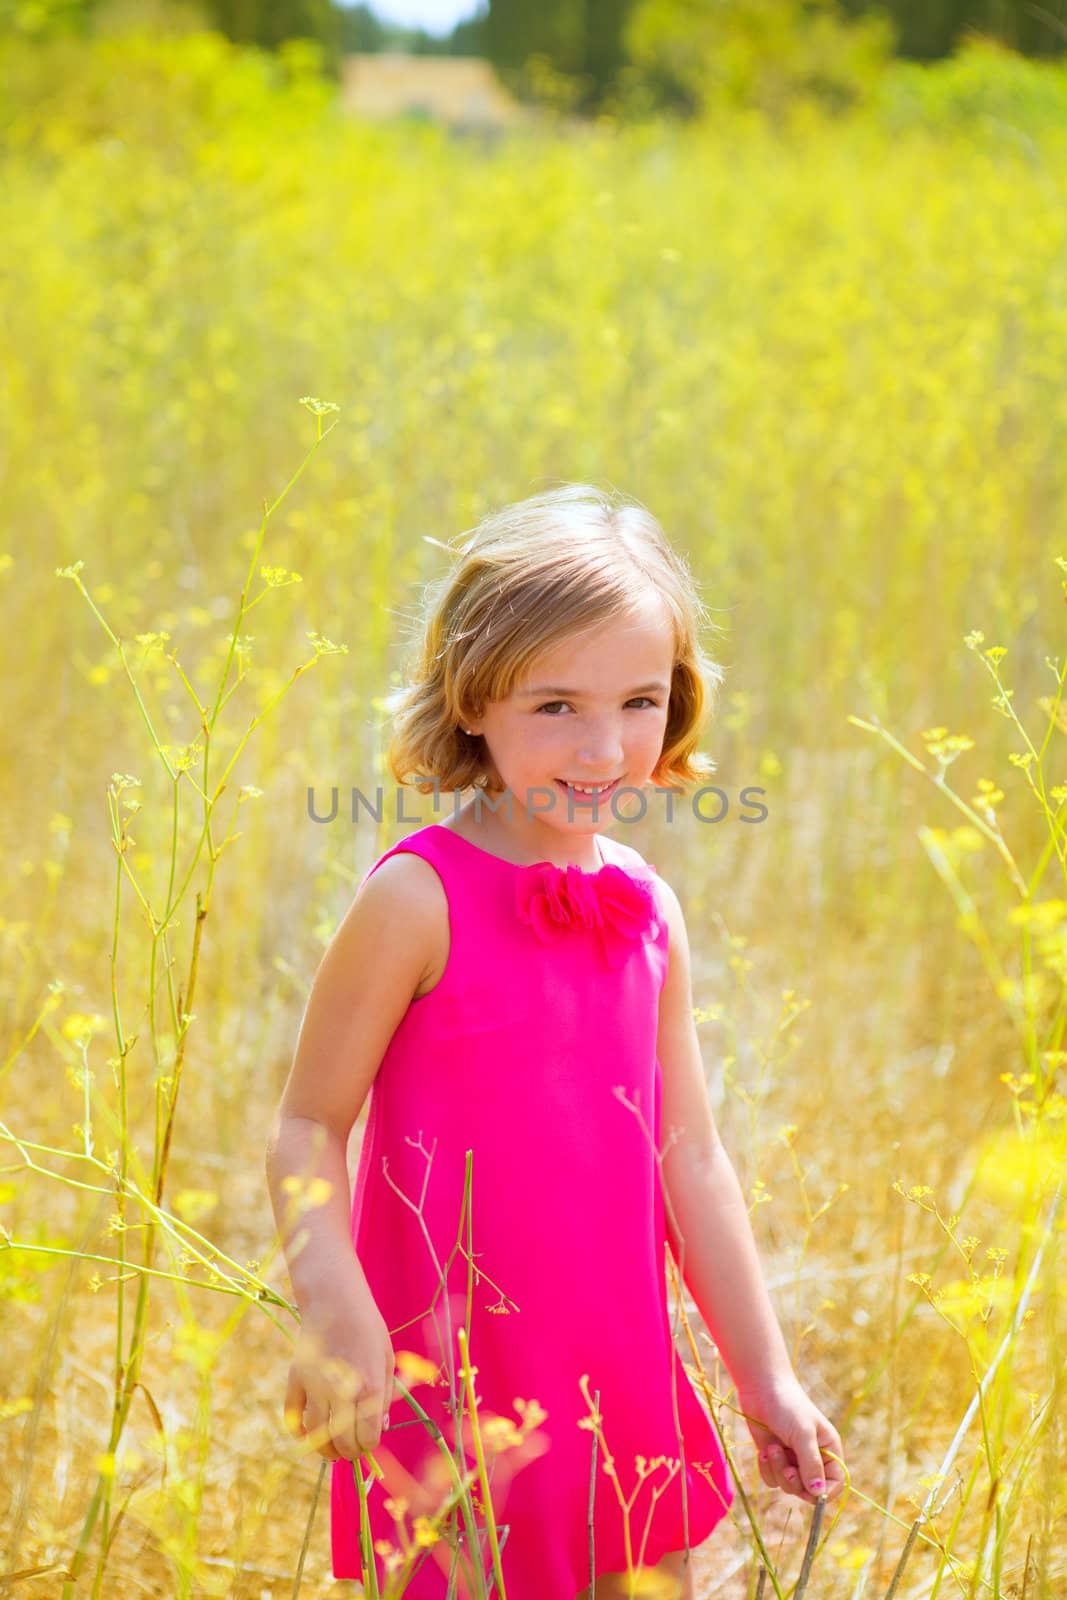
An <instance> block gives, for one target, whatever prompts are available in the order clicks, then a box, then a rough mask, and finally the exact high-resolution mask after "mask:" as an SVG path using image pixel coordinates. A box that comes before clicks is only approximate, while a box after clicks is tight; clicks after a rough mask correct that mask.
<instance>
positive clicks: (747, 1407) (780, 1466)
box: [737, 1373, 845, 1505]
mask: <svg viewBox="0 0 1067 1600" xmlns="http://www.w3.org/2000/svg"><path fill="white" fill-rule="evenodd" d="M737 1397H738V1401H739V1403H740V1406H741V1409H742V1411H743V1412H744V1413H745V1421H746V1423H747V1425H748V1431H749V1433H750V1434H751V1435H752V1442H753V1443H754V1444H755V1446H756V1449H757V1451H758V1452H759V1470H760V1477H761V1478H762V1479H763V1481H764V1483H765V1484H766V1485H767V1487H768V1488H770V1489H784V1490H785V1491H786V1493H787V1494H795V1495H798V1496H799V1497H800V1499H801V1500H806V1501H807V1502H808V1504H809V1505H814V1504H815V1502H816V1501H817V1500H818V1499H819V1498H820V1497H821V1496H822V1495H825V1496H826V1498H827V1500H834V1499H836V1498H837V1496H838V1495H839V1494H840V1493H841V1491H842V1489H843V1488H844V1486H845V1472H844V1464H843V1463H844V1455H845V1451H844V1446H843V1445H842V1443H841V1439H840V1437H839V1435H838V1432H837V1429H836V1428H835V1427H834V1425H833V1423H832V1422H830V1421H829V1420H828V1419H827V1418H826V1417H824V1416H823V1414H822V1412H821V1411H820V1410H819V1408H818V1406H816V1405H815V1404H814V1403H813V1402H812V1401H811V1400H809V1398H808V1396H807V1395H806V1394H805V1392H804V1390H803V1388H802V1387H801V1385H800V1382H799V1380H798V1379H797V1378H796V1376H795V1375H794V1374H793V1373H787V1374H785V1375H784V1376H780V1377H771V1378H766V1379H761V1380H758V1381H756V1382H753V1383H746V1384H744V1385H742V1384H738V1385H737ZM835 1457H837V1458H838V1459H837V1460H835V1459H834V1458H835Z"/></svg>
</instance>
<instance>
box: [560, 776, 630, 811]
mask: <svg viewBox="0 0 1067 1600" xmlns="http://www.w3.org/2000/svg"><path fill="white" fill-rule="evenodd" d="M621 782H622V779H621V778H613V779H612V781H611V782H610V783H607V784H605V785H604V787H603V788H601V789H596V790H593V791H592V792H588V793H587V792H586V791H584V790H582V789H576V788H575V787H574V786H573V784H569V783H568V782H567V781H566V779H565V778H557V779H556V783H557V784H558V785H559V787H560V788H561V789H562V790H563V792H564V794H565V795H566V796H567V797H568V799H574V800H576V801H577V803H578V804H579V805H587V806H591V805H592V804H593V801H594V800H597V801H600V800H607V799H608V798H609V796H610V795H612V794H613V793H614V792H615V790H616V789H617V788H618V786H619V784H620V783H621Z"/></svg>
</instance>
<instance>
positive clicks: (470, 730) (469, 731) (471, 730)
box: [463, 728, 474, 733]
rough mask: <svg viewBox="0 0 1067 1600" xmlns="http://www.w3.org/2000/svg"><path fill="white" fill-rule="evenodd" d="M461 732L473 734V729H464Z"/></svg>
mask: <svg viewBox="0 0 1067 1600" xmlns="http://www.w3.org/2000/svg"><path fill="white" fill-rule="evenodd" d="M463 732H464V733H473V732H474V729H473V728H464V730H463Z"/></svg>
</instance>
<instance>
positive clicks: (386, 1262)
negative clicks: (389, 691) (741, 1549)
mask: <svg viewBox="0 0 1067 1600" xmlns="http://www.w3.org/2000/svg"><path fill="white" fill-rule="evenodd" d="M597 843H598V845H599V848H600V854H601V858H602V860H603V862H604V865H603V866H602V867H601V868H600V869H599V870H598V871H595V872H594V871H584V870H582V869H580V868H578V867H575V866H569V867H567V868H566V869H563V868H559V867H556V866H554V865H553V864H551V863H549V862H543V863H539V864H537V865H533V866H519V865H516V864H515V863H514V862H509V861H505V860H503V859H502V858H501V857H498V856H495V855H493V854H491V853H490V852H488V851H486V850H483V849H482V848H481V847H480V846H478V845H475V844H472V843H471V842H470V841H469V840H467V839H464V838H463V837H462V836H461V835H459V834H457V833H455V832H454V831H453V830H452V829H451V828H448V827H445V826H444V825H443V824H441V823H430V824H428V825H426V826H424V827H421V828H419V829H417V830H416V831H415V832H413V833H411V834H410V835H408V837H407V838H405V839H403V840H401V841H400V842H399V843H398V844H396V845H394V846H393V847H392V849H390V850H387V851H386V852H385V853H384V855H382V856H381V857H380V858H379V860H378V861H376V862H375V863H374V866H372V867H371V869H370V871H369V872H368V873H367V874H366V877H370V875H371V873H372V872H374V871H375V870H376V869H377V868H378V866H380V865H381V862H382V861H386V860H388V858H389V857H390V856H391V855H394V854H395V853H396V852H397V851H398V850H411V851H414V852H416V853H417V854H418V855H420V856H422V857H423V858H424V859H425V860H426V861H428V862H429V863H430V865H431V866H432V867H433V869H434V871H435V872H436V873H437V874H438V876H439V878H440V880H441V883H442V885H443V887H444V892H445V894H446V896H447V899H448V907H449V925H450V949H449V956H448V963H447V966H446V969H445V972H444V975H443V976H442V977H441V979H440V980H439V982H438V983H437V984H436V985H435V987H434V988H433V989H431V990H429V991H428V992H427V993H426V994H424V995H422V996H420V997H419V998H417V999H415V1000H413V1001H412V1002H411V1004H410V1006H409V1008H408V1010H407V1012H406V1013H405V1015H404V1017H403V1018H402V1019H401V1022H400V1024H399V1026H398V1027H397V1029H396V1031H395V1032H394V1034H393V1037H392V1039H391V1040H390V1043H389V1046H388V1048H387V1050H386V1053H385V1055H384V1057H383V1059H382V1063H381V1066H380V1068H379V1071H378V1074H377V1077H376V1078H375V1081H374V1084H373V1087H372V1090H371V1095H370V1101H369V1113H368V1119H367V1125H366V1131H365V1134H364V1138H363V1146H362V1150H361V1154H360V1159H359V1167H358V1172H357V1177H356V1182H355V1188H354V1195H353V1205H352V1233H353V1242H354V1245H355V1249H356V1254H357V1256H358V1257H359V1260H360V1262H361V1264H362V1267H363V1270H364V1272H365V1274H366V1277H367V1280H368V1282H369V1284H370V1287H371V1290H372V1292H373V1294H374V1297H375V1300H376V1301H377V1304H378V1307H379V1309H380V1311H381V1313H382V1316H383V1317H384V1319H385V1323H386V1326H387V1327H388V1329H389V1334H390V1338H391V1339H392V1342H393V1350H394V1354H395V1355H396V1357H397V1363H396V1368H397V1373H398V1375H399V1376H400V1377H401V1379H402V1380H403V1381H404V1382H405V1385H406V1387H407V1388H408V1389H410V1391H411V1394H412V1396H413V1398H414V1399H416V1400H417V1401H418V1403H419V1404H420V1406H422V1408H423V1409H424V1410H425V1411H426V1412H427V1414H428V1415H429V1416H430V1417H431V1418H432V1420H433V1422H434V1423H435V1424H436V1425H437V1427H438V1428H439V1429H440V1430H441V1434H442V1435H443V1437H444V1440H445V1441H446V1442H447V1445H448V1448H449V1451H450V1452H451V1454H452V1455H453V1457H454V1458H455V1457H458V1456H459V1452H460V1449H461V1448H462V1450H463V1452H464V1458H465V1460H466V1461H467V1463H468V1464H469V1466H471V1467H474V1466H475V1465H476V1462H477V1455H476V1452H475V1446H474V1438H473V1433H472V1431H471V1419H470V1407H469V1404H468V1402H467V1399H466V1394H465V1389H464V1384H463V1381H462V1376H461V1371H462V1360H461V1349H460V1344H459V1342H458V1340H457V1337H456V1334H457V1330H458V1329H460V1328H463V1327H467V1328H468V1330H469V1334H468V1341H469V1351H470V1360H471V1364H472V1366H473V1367H474V1368H475V1369H476V1375H475V1378H474V1385H475V1396H476V1400H477V1409H478V1415H479V1425H480V1431H481V1433H482V1436H483V1447H484V1449H485V1452H486V1459H487V1466H488V1468H489V1471H490V1480H489V1481H490V1492H491V1497H492V1502H493V1511H494V1517H495V1520H496V1524H497V1531H498V1540H499V1542H500V1545H501V1567H502V1573H503V1578H504V1584H505V1589H506V1594H507V1597H508V1600H575V1596H576V1595H577V1594H578V1593H579V1592H580V1591H581V1590H583V1589H585V1588H587V1587H588V1586H589V1583H590V1577H591V1570H592V1571H595V1572H596V1574H597V1575H600V1574H603V1573H608V1572H625V1571H626V1570H627V1566H628V1565H629V1566H631V1567H632V1568H635V1569H636V1568H637V1567H639V1566H641V1565H644V1566H655V1565H656V1564H657V1563H658V1562H659V1561H660V1560H661V1559H662V1558H663V1556H664V1555H666V1554H667V1553H668V1552H670V1551H673V1550H681V1549H684V1548H685V1547H686V1544H687V1543H688V1545H689V1546H690V1547H695V1546H697V1545H699V1544H701V1543H702V1542H703V1541H704V1540H705V1539H706V1538H707V1536H708V1534H709V1533H710V1532H711V1530H712V1529H713V1528H714V1527H715V1525H716V1524H717V1523H718V1522H719V1521H720V1520H721V1519H722V1518H723V1517H724V1516H725V1515H726V1513H727V1511H728V1509H729V1507H730V1505H731V1504H732V1502H733V1498H734V1492H733V1487H732V1485H731V1483H730V1478H729V1472H728V1469H727V1466H726V1463H725V1461H724V1458H723V1454H722V1449H721V1447H720V1445H719V1441H718V1438H717V1436H716V1434H715V1431H714V1428H713V1427H712V1424H711V1422H710V1421H709V1418H708V1415H707V1412H706V1410H705V1409H704V1406H703V1404H702V1402H701V1400H700V1399H699V1398H698V1395H697V1392H696V1390H695V1389H694V1386H693V1384H692V1382H691V1380H690V1379H689V1377H688V1375H687V1373H686V1372H685V1370H684V1368H683V1366H682V1364H681V1361H680V1359H679V1356H678V1353H677V1351H676V1350H675V1348H674V1344H673V1341H672V1338H671V1331H670V1321H669V1315H668V1309H667V1288H666V1278H665V1258H664V1249H665V1246H666V1244H667V1233H666V1228H665V1221H664V1215H665V1213H664V1203H663V1194H662V1184H661V1180H660V1170H659V1165H658V1163H657V1161H656V1155H655V1151H656V1149H658V1144H659V1136H660V1126H659V1124H660V1101H661V1075H660V1065H659V1061H658V1060H657V1057H656V1032H657V1016H658V1002H659V992H660V989H661V988H662V985H663V981H664V978H665V976H666V970H667V959H668V927H667V922H666V918H665V914H664V912H663V909H662V905H661V902H660V899H659V894H658V890H657V887H656V885H657V878H656V873H655V869H654V868H653V867H651V866H649V865H648V864H647V863H646V862H645V861H644V859H643V858H642V857H641V855H640V854H639V853H638V852H637V851H636V850H635V849H633V848H632V847H631V846H630V845H626V844H622V843H619V842H618V841H616V840H612V839H608V838H605V837H603V836H601V835H598V836H597ZM364 881H366V879H364ZM468 1151H469V1152H471V1162H472V1166H471V1189H470V1205H469V1208H468V1209H467V1210H466V1211H465V1210H464V1205H463V1197H464V1178H465V1172H466V1154H467V1152H468ZM468 1302H469V1304H468ZM405 1351H409V1352H413V1353H414V1354H415V1355H416V1356H419V1357H421V1358H422V1362H423V1364H422V1365H421V1366H417V1367H415V1368H412V1367H411V1366H410V1365H409V1366H408V1367H407V1369H406V1370H405V1366H404V1362H405V1361H406V1360H407V1359H408V1358H407V1357H403V1356H402V1355H401V1352H405ZM412 1373H414V1374H415V1375H414V1376H412ZM583 1380H584V1387H583ZM597 1390H599V1392H600V1402H599V1418H600V1435H601V1437H600V1439H599V1440H597V1439H596V1436H595V1433H594V1431H593V1429H592V1426H591V1420H590V1419H591V1417H592V1402H593V1399H594V1396H595V1395H596V1392H597ZM542 1414H543V1415H542ZM413 1419H414V1420H413ZM460 1441H462V1444H461V1443H460ZM509 1441H510V1443H509ZM594 1447H595V1463H594ZM374 1457H375V1460H376V1461H377V1462H378V1463H379V1465H380V1466H381V1467H382V1469H383V1471H384V1472H385V1474H386V1485H385V1486H383V1485H382V1484H381V1483H380V1482H378V1481H377V1480H376V1479H373V1478H371V1479H369V1486H368V1515H369V1521H370V1527H371V1532H372V1539H373V1548H374V1551H375V1561H376V1563H377V1570H378V1583H379V1587H380V1588H381V1589H382V1590H383V1591H384V1588H385V1584H386V1581H387V1578H390V1581H392V1582H393V1583H394V1584H395V1583H396V1574H397V1573H398V1572H399V1571H401V1570H403V1571H404V1572H405V1573H406V1574H410V1576H408V1577H407V1579H406V1587H405V1588H404V1590H403V1592H404V1594H405V1595H409V1596H411V1597H412V1600H445V1597H446V1595H447V1594H448V1593H449V1573H450V1570H451V1568H452V1567H453V1566H455V1569H456V1570H455V1573H454V1576H453V1588H452V1590H451V1592H452V1594H454V1595H456V1596H457V1597H464V1596H469V1595H470V1594H471V1593H472V1592H473V1591H472V1589H471V1588H470V1586H469V1585H468V1583H467V1582H465V1581H464V1580H463V1577H462V1568H461V1567H460V1566H459V1564H458V1558H456V1557H455V1556H454V1554H453V1548H452V1547H453V1546H457V1545H458V1548H459V1550H460V1551H461V1552H463V1553H464V1559H465V1560H467V1561H468V1562H470V1561H477V1560H479V1559H480V1560H481V1563H482V1570H483V1571H484V1572H485V1574H486V1577H487V1584H486V1592H487V1593H489V1594H492V1595H494V1596H496V1595H499V1593H500V1591H499V1589H498V1588H496V1587H493V1586H492V1585H493V1565H492V1552H491V1547H490V1542H489V1536H488V1533H487V1531H485V1530H486V1519H485V1516H484V1506H483V1505H482V1501H481V1491H480V1489H479V1486H478V1483H477V1480H476V1481H475V1485H474V1491H473V1492H474V1496H475V1502H476V1510H477V1513H478V1514H476V1519H475V1534H474V1542H472V1539H471V1535H470V1531H469V1524H468V1523H467V1521H466V1519H464V1518H463V1517H462V1515H461V1514H460V1513H456V1514H455V1515H456V1517H458V1519H459V1520H458V1521H455V1522H454V1524H453V1526H454V1528H455V1529H456V1530H459V1531H458V1532H453V1533H452V1535H451V1540H450V1541H449V1538H447V1537H439V1538H438V1539H437V1541H436V1543H434V1542H433V1541H432V1535H430V1534H427V1535H426V1538H427V1540H428V1542H426V1543H420V1542H419V1540H418V1537H417V1535H418V1533H419V1531H420V1529H426V1528H427V1527H428V1523H427V1522H420V1520H419V1519H420V1518H428V1517H432V1516H433V1515H434V1514H435V1513H436V1512H439V1511H440V1508H441V1507H442V1506H443V1504H444V1503H445V1501H446V1499H447V1497H448V1495H449V1493H450V1491H451V1488H452V1479H450V1478H449V1477H448V1476H447V1472H446V1471H443V1470H442V1466H441V1447H440V1444H439V1443H437V1442H435V1439H434V1436H433V1434H432V1433H431V1431H430V1430H429V1429H428V1428H427V1426H426V1424H425V1423H423V1422H422V1421H420V1420H418V1419H417V1418H415V1414H414V1413H413V1412H412V1410H411V1409H410V1407H409V1405H408V1404H407V1402H406V1401H405V1400H403V1399H402V1398H401V1397H400V1395H399V1391H397V1393H396V1394H395V1396H394V1400H393V1404H392V1406H391V1408H390V1412H389V1428H388V1429H387V1430H385V1431H383V1433H382V1438H381V1444H380V1446H379V1447H378V1448H377V1449H376V1450H375V1451H374ZM609 1462H610V1463H611V1467H612V1471H611V1472H609V1471H608V1470H607V1469H606V1464H607V1463H609ZM446 1465H447V1464H446ZM362 1467H363V1472H364V1477H365V1478H366V1477H367V1476H368V1473H367V1463H366V1461H364V1462H363V1463H362ZM591 1493H592V1495H593V1503H592V1519H590V1495H591ZM620 1502H625V1505H624V1504H623V1503H620ZM330 1512H331V1517H330V1520H331V1545H332V1558H333V1572H334V1576H335V1577H336V1578H360V1577H362V1576H363V1572H362V1566H361V1561H360V1547H359V1498H358V1492H357V1489H356V1485H355V1479H354V1476H353V1464H352V1462H350V1461H347V1460H344V1461H336V1462H334V1463H333V1467H332V1479H331V1506H330ZM590 1520H591V1521H592V1562H593V1565H592V1568H591V1552H590V1544H591V1540H590ZM476 1545H477V1551H476V1548H475V1546H476ZM391 1552H395V1553H396V1554H397V1555H405V1556H406V1557H407V1561H406V1564H405V1565H404V1567H403V1568H399V1567H393V1568H392V1573H391V1568H390V1562H391ZM468 1570H469V1569H468Z"/></svg>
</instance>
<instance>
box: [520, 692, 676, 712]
mask: <svg viewBox="0 0 1067 1600" xmlns="http://www.w3.org/2000/svg"><path fill="white" fill-rule="evenodd" d="M639 700H643V701H644V702H645V704H646V705H649V706H658V705H659V701H658V700H653V699H652V698H651V696H650V695H647V694H638V695H635V696H634V698H633V699H632V700H628V701H627V702H626V703H627V705H631V706H632V705H636V704H637V702H638V701H639ZM567 704H568V702H567V701H566V700H546V701H545V703H544V705H543V706H538V708H537V709H538V711H548V710H549V708H550V707H552V706H565V705H567Z"/></svg>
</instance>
